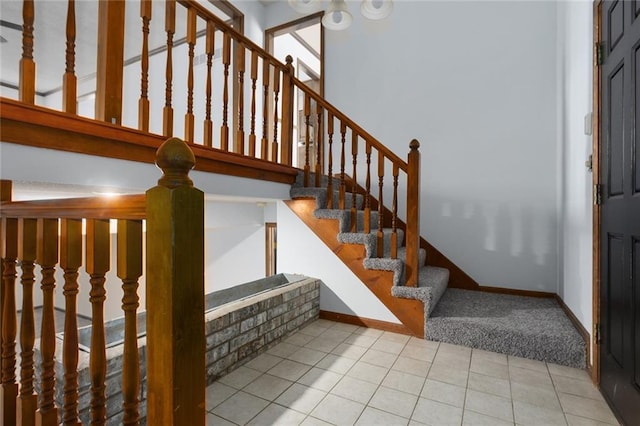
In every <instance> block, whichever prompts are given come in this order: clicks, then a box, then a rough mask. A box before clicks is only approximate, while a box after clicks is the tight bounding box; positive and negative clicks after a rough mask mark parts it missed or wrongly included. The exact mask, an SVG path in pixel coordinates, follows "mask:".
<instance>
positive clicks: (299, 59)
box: [265, 12, 324, 168]
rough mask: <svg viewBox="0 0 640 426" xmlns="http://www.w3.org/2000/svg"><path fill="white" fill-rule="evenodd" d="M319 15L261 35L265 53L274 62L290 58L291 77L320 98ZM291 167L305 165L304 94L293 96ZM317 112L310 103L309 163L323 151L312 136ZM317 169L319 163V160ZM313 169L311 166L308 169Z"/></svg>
mask: <svg viewBox="0 0 640 426" xmlns="http://www.w3.org/2000/svg"><path fill="white" fill-rule="evenodd" d="M322 15H323V12H319V13H316V14H313V15H309V16H306V17H304V18H300V19H297V20H295V21H291V22H287V23H285V24H282V25H279V26H277V27H274V28H270V29H268V30H267V31H266V32H265V45H266V50H267V52H269V53H270V54H272V55H273V56H275V57H276V58H277V59H279V60H280V61H282V62H285V60H286V57H287V55H291V56H292V57H293V66H294V69H295V76H296V78H298V79H299V80H300V81H302V82H303V83H305V84H307V85H308V86H309V87H310V88H311V89H312V90H314V91H315V92H317V93H318V94H319V95H320V96H324V77H323V75H324V29H323V27H322V25H321V22H320V21H321V19H322ZM294 111H296V113H294V115H293V140H294V141H295V143H296V146H295V148H294V152H295V155H294V156H293V166H294V167H299V168H302V167H303V166H304V164H305V140H306V125H305V120H304V94H303V93H301V92H298V93H296V94H295V96H294ZM316 111H317V108H316V105H315V102H314V101H312V102H311V114H310V116H311V119H310V123H309V144H310V150H309V162H310V164H311V165H313V164H315V163H316V154H317V152H324V149H323V148H324V147H316V146H315V140H316V139H320V138H315V137H314V136H315V135H316V134H320V132H321V131H322V129H321V128H320V127H321V126H322V123H319V122H318V121H317V112H316ZM320 160H321V161H320V163H321V167H322V166H323V164H322V163H323V161H322V160H323V159H320ZM312 167H313V166H312Z"/></svg>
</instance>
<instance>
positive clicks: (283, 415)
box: [248, 404, 306, 426]
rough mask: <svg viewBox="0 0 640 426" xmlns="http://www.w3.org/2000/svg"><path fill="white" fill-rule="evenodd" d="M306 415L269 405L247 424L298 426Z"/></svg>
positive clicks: (257, 425) (258, 425) (279, 406)
mask: <svg viewBox="0 0 640 426" xmlns="http://www.w3.org/2000/svg"><path fill="white" fill-rule="evenodd" d="M305 417H306V415H305V414H302V413H299V412H297V411H294V410H291V409H289V408H286V407H283V406H281V405H278V404H270V405H269V406H268V407H267V408H265V409H264V410H262V411H261V412H260V413H259V414H258V415H257V416H255V417H254V418H253V419H252V420H251V421H250V422H249V423H248V424H249V425H255V426H264V425H278V426H298V425H299V424H300V423H302V421H303V420H304V419H305Z"/></svg>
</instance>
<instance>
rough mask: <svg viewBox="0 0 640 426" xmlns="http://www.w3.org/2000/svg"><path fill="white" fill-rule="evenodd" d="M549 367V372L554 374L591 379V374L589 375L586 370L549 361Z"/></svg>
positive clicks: (578, 378)
mask: <svg viewBox="0 0 640 426" xmlns="http://www.w3.org/2000/svg"><path fill="white" fill-rule="evenodd" d="M547 368H549V373H550V374H551V375H552V376H565V377H571V378H572V379H577V380H585V381H588V382H590V381H591V376H589V373H587V371H586V370H582V369H579V368H571V367H566V366H564V365H557V364H551V363H547Z"/></svg>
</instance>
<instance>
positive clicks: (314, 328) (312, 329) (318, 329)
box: [298, 321, 327, 337]
mask: <svg viewBox="0 0 640 426" xmlns="http://www.w3.org/2000/svg"><path fill="white" fill-rule="evenodd" d="M325 331H327V327H323V326H322V325H321V324H319V323H318V321H316V322H314V323H313V324H309V325H308V326H306V327H305V328H301V329H300V331H299V332H298V333H304V334H308V335H309V336H314V337H318V336H319V335H321V334H322V333H324V332H325Z"/></svg>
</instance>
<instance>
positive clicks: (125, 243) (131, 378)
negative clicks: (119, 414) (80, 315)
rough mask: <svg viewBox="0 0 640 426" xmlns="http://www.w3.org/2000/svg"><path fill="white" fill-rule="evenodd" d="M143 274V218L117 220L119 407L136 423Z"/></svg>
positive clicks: (126, 421)
mask: <svg viewBox="0 0 640 426" xmlns="http://www.w3.org/2000/svg"><path fill="white" fill-rule="evenodd" d="M141 275H142V221H140V220H119V221H118V277H119V278H120V279H121V280H122V291H123V296H122V310H123V311H124V327H125V328H124V354H123V362H122V399H123V402H122V407H123V409H124V417H123V420H122V423H123V424H124V425H137V424H138V422H139V420H140V418H139V411H138V407H139V403H140V401H139V399H138V395H139V394H140V359H139V356H138V329H137V318H136V315H137V312H136V311H137V309H138V306H140V305H139V303H138V301H139V298H138V292H137V290H138V280H139V279H140V276H141Z"/></svg>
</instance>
